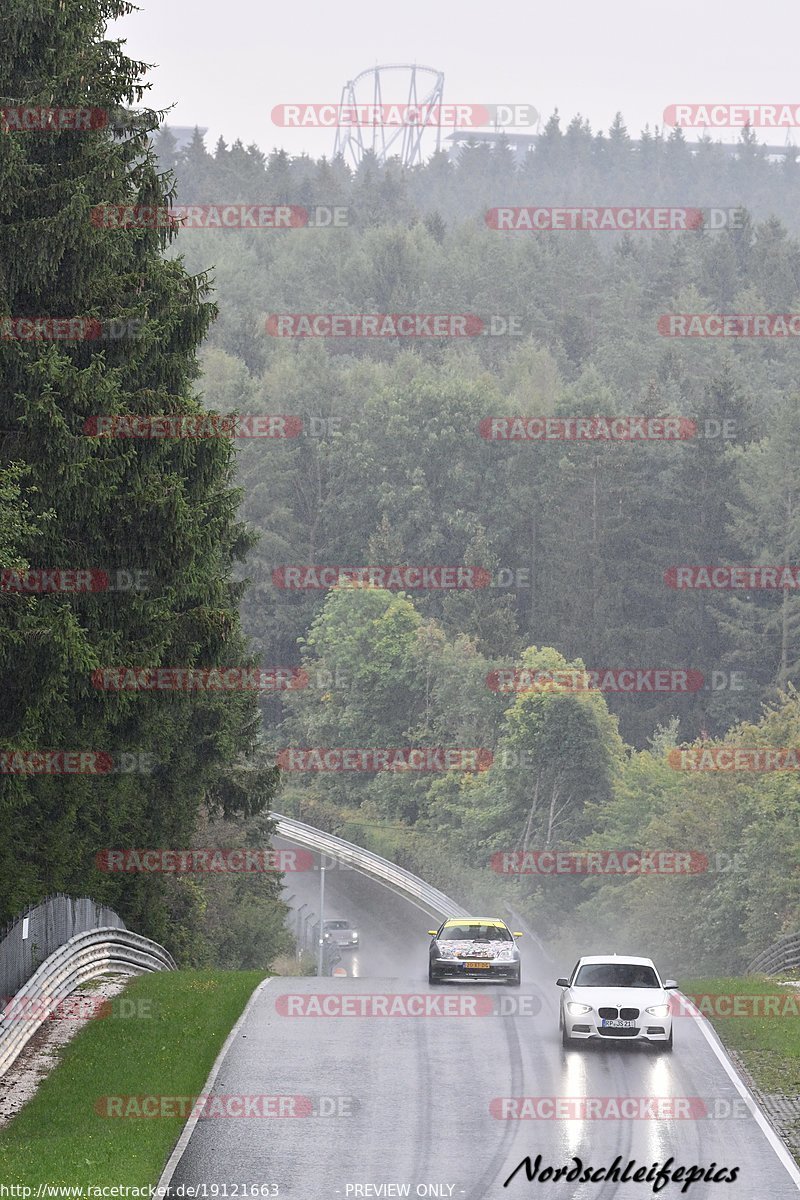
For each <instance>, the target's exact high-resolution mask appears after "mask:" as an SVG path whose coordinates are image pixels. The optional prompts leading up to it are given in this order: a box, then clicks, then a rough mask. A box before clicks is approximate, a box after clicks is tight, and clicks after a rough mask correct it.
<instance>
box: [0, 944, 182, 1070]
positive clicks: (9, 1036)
mask: <svg viewBox="0 0 800 1200" xmlns="http://www.w3.org/2000/svg"><path fill="white" fill-rule="evenodd" d="M175 969H176V964H175V960H174V958H173V957H172V955H171V954H170V953H169V952H168V951H167V950H165V949H164V947H163V946H159V944H158V943H157V942H151V941H150V939H149V938H146V937H142V936H141V935H140V934H138V933H131V932H130V930H127V929H116V928H114V927H113V926H109V927H106V928H104V929H92V930H89V932H87V933H79V934H76V936H75V937H73V938H70V940H69V941H68V942H64V944H63V945H62V946H59V948H58V949H57V950H56V951H54V953H53V954H51V955H50V957H49V958H47V959H45V961H44V962H43V963H42V965H41V966H40V967H39V969H38V970H37V971H35V972H34V974H33V975H32V976H31V978H30V979H29V980H28V981H27V983H26V984H24V986H23V987H22V989H21V990H20V991H19V992H17V994H16V995H15V996H14V998H13V999H12V1000H10V1001H9V1003H8V1004H7V1005H6V1007H5V1009H4V1010H3V1013H2V1017H3V1019H2V1021H0V1076H2V1075H4V1074H5V1072H6V1071H7V1070H8V1068H9V1067H10V1066H11V1064H12V1063H13V1062H14V1060H15V1059H16V1058H17V1056H18V1055H19V1054H20V1052H21V1051H22V1050H23V1049H24V1048H25V1046H26V1045H27V1043H28V1042H29V1041H30V1039H31V1038H32V1037H33V1035H34V1034H35V1033H36V1031H37V1029H39V1028H40V1027H41V1026H42V1025H43V1024H44V1022H45V1021H47V1020H48V1018H49V1016H50V1013H51V1012H52V1011H53V1008H54V1007H55V1006H56V1005H57V1004H58V1003H59V1001H61V1000H63V999H64V998H65V997H66V996H69V995H70V993H71V992H74V991H75V989H76V988H78V987H80V986H81V984H83V983H87V982H88V980H90V979H96V978H97V977H98V976H99V975H108V974H110V973H117V972H120V973H126V974H129V975H141V974H143V973H144V972H145V971H174V970H175Z"/></svg>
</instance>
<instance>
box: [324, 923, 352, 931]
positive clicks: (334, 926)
mask: <svg viewBox="0 0 800 1200" xmlns="http://www.w3.org/2000/svg"><path fill="white" fill-rule="evenodd" d="M325 928H326V929H349V928H350V926H349V925H348V923H347V921H326V922H325Z"/></svg>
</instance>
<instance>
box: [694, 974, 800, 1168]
mask: <svg viewBox="0 0 800 1200" xmlns="http://www.w3.org/2000/svg"><path fill="white" fill-rule="evenodd" d="M678 995H679V996H680V997H681V999H682V1000H683V1001H685V1003H686V1004H687V1007H688V1008H689V1009H690V1010H693V1011H694V1013H695V1014H696V1017H695V1020H696V1021H697V1024H698V1026H699V1028H700V1032H701V1033H702V1035H703V1037H704V1038H705V1039H706V1041H707V1042H708V1044H709V1046H710V1047H711V1049H712V1050H713V1051H714V1054H715V1055H716V1056H717V1059H718V1060H719V1062H720V1063H721V1065H722V1067H723V1069H724V1071H725V1073H726V1075H727V1076H728V1078H729V1079H730V1080H731V1082H732V1083H733V1085H734V1087H735V1088H736V1090H737V1092H738V1093H739V1095H740V1096H741V1097H742V1099H743V1100H744V1102H745V1103H746V1105H747V1107H748V1108H749V1109H750V1111H751V1112H752V1114H753V1116H754V1117H755V1119H756V1121H757V1122H758V1124H759V1126H760V1127H761V1132H762V1133H763V1134H764V1136H765V1137H766V1139H767V1141H768V1142H769V1144H770V1146H771V1147H772V1149H773V1150H774V1151H775V1153H776V1155H777V1156H778V1158H779V1159H780V1161H781V1162H782V1163H783V1165H784V1167H785V1168H786V1170H787V1171H788V1172H789V1174H790V1175H791V1177H792V1180H793V1182H794V1184H795V1186H796V1187H797V1190H798V1191H800V1167H798V1165H797V1163H796V1162H795V1160H794V1159H793V1158H792V1155H791V1154H790V1152H789V1149H788V1147H787V1146H786V1145H784V1143H783V1141H782V1140H781V1138H780V1137H779V1136H778V1134H777V1133H776V1132H775V1130H774V1129H773V1128H772V1125H771V1123H770V1121H769V1120H768V1118H767V1116H766V1114H765V1113H764V1111H763V1110H762V1108H761V1105H760V1104H759V1103H758V1101H757V1100H756V1098H755V1096H754V1095H753V1093H752V1092H751V1091H750V1088H749V1087H748V1086H747V1083H746V1082H745V1080H744V1079H743V1078H742V1076H741V1075H740V1074H739V1072H738V1071H737V1069H736V1067H735V1065H734V1063H733V1061H732V1060H731V1058H730V1057H729V1056H728V1053H727V1051H726V1049H725V1047H724V1045H723V1044H722V1041H721V1040H720V1037H719V1034H718V1033H717V1031H716V1029H715V1028H714V1026H713V1025H712V1024H711V1022H710V1021H709V1020H707V1018H706V1017H705V1016H704V1015H703V1014H702V1013H701V1012H700V1011H699V1010H698V1009H697V1008H695V1006H694V1005H693V1004H692V1002H691V1001H690V1000H689V998H688V996H684V994H683V992H678Z"/></svg>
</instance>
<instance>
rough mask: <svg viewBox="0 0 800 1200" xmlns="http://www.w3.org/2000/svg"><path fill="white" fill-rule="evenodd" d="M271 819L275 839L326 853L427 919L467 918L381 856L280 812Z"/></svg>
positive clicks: (451, 902)
mask: <svg viewBox="0 0 800 1200" xmlns="http://www.w3.org/2000/svg"><path fill="white" fill-rule="evenodd" d="M270 816H271V817H272V820H273V821H274V822H275V825H276V830H275V833H276V835H277V836H278V837H283V838H286V839H287V841H290V842H296V843H297V844H298V845H300V846H307V847H308V849H309V850H316V851H317V852H318V853H319V854H328V855H330V856H331V857H332V858H336V859H338V860H339V862H342V863H345V864H346V865H347V866H349V867H352V868H353V870H354V871H360V872H361V874H362V875H368V876H370V877H371V878H372V879H377V880H379V881H380V882H381V883H382V884H383V885H384V886H385V887H388V888H390V889H391V891H393V892H396V893H397V895H398V896H402V897H403V898H404V899H405V900H411V901H412V902H413V903H414V904H416V905H417V907H418V908H421V909H422V910H423V912H426V913H428V915H429V916H436V915H437V914H438V915H440V916H443V917H468V916H469V912H468V911H467V909H466V908H461V906H460V905H458V904H456V902H455V901H454V900H451V899H450V897H449V896H446V895H445V894H444V892H440V891H439V889H438V888H435V887H431V886H430V885H429V884H427V883H424V882H423V881H422V880H421V879H419V878H418V877H417V876H416V875H412V874H411V872H410V871H406V870H404V868H403V867H398V866H395V864H394V863H392V862H389V860H388V858H381V856H380V854H373V852H372V851H371V850H364V849H363V848H362V847H361V846H354V845H353V843H352V842H346V841H344V839H343V838H339V837H335V836H334V834H332V833H323V831H322V830H321V829H315V828H314V826H313V825H305V824H304V823H303V822H302V821H295V819H294V818H293V817H284V816H283V815H282V814H281V813H275V812H274V813H270Z"/></svg>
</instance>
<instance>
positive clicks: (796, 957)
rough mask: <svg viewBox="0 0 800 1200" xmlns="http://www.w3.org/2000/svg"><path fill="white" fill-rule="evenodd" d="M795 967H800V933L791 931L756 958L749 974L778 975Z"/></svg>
mask: <svg viewBox="0 0 800 1200" xmlns="http://www.w3.org/2000/svg"><path fill="white" fill-rule="evenodd" d="M795 967H800V933H789V934H787V935H786V937H782V938H780V940H779V941H777V942H776V943H775V945H774V946H770V947H769V949H768V950H763V951H762V952H761V954H759V955H758V956H757V957H756V958H754V959H753V961H752V962H751V963H750V966H749V967H748V968H747V974H748V975H755V974H761V975H777V974H778V973H779V972H780V971H791V970H793V969H794V968H795Z"/></svg>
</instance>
